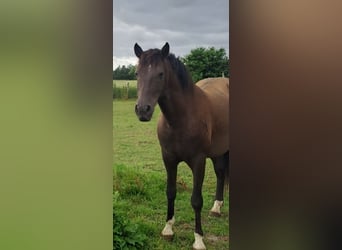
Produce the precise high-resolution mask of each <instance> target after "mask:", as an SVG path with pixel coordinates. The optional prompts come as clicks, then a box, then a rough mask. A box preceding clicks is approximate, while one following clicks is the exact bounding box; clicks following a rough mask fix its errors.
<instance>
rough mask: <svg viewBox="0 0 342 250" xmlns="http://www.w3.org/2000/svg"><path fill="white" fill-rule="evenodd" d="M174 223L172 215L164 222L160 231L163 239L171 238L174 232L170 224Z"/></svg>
mask: <svg viewBox="0 0 342 250" xmlns="http://www.w3.org/2000/svg"><path fill="white" fill-rule="evenodd" d="M173 224H175V217H174V216H173V217H172V219H171V220H168V221H167V222H166V224H165V227H164V229H163V231H162V233H161V235H162V236H163V238H164V239H167V240H171V239H172V238H173V235H174V232H173V230H172V226H173Z"/></svg>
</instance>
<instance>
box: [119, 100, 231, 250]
mask: <svg viewBox="0 0 342 250" xmlns="http://www.w3.org/2000/svg"><path fill="white" fill-rule="evenodd" d="M134 105H135V100H128V101H122V100H120V101H119V100H115V101H113V159H114V166H113V170H114V187H113V188H114V194H115V195H114V196H116V197H117V198H116V199H115V203H114V209H115V211H116V210H118V211H120V212H121V213H122V214H123V215H125V216H127V218H128V219H129V220H130V221H131V222H132V223H133V224H136V225H139V228H140V231H141V232H142V233H143V234H145V235H146V236H147V237H148V246H147V247H146V248H144V249H169V250H171V249H175V250H176V249H177V250H179V249H190V248H191V247H192V243H193V241H194V236H193V233H194V212H193V209H192V207H191V204H190V197H191V191H192V174H191V170H190V168H189V167H188V166H187V165H185V164H184V163H182V164H180V165H179V167H178V177H177V198H176V201H175V218H176V223H175V225H174V232H175V237H174V239H173V241H171V242H168V241H165V240H164V239H162V238H161V236H160V232H161V230H162V229H163V227H164V225H165V219H166V207H167V202H166V195H165V188H166V185H165V180H166V172H165V170H164V166H163V163H162V159H161V154H160V147H159V143H158V139H157V135H156V123H157V118H158V116H159V113H160V110H159V107H156V110H155V113H154V115H153V118H152V120H151V122H148V123H141V122H139V121H138V119H137V118H136V116H135V113H134ZM215 186H216V178H215V174H214V170H213V167H212V164H211V162H210V161H209V160H208V161H207V167H206V175H205V180H204V184H203V199H204V206H203V209H202V227H203V230H204V235H205V237H204V242H205V244H206V246H207V248H208V249H228V232H229V224H228V199H227V200H225V205H224V207H223V208H222V212H223V216H221V217H220V218H214V217H210V216H208V214H209V210H210V208H211V206H212V205H213V200H214V194H215ZM227 196H228V195H225V197H227Z"/></svg>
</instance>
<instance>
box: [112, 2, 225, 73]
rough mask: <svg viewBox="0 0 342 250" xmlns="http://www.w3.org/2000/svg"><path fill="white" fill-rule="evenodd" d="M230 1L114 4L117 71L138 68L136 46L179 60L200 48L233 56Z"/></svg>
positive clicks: (114, 45) (114, 40)
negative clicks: (167, 50) (164, 52)
mask: <svg viewBox="0 0 342 250" xmlns="http://www.w3.org/2000/svg"><path fill="white" fill-rule="evenodd" d="M228 8H229V0H212V1H209V0H185V1H183V0H141V1H129V0H113V69H114V68H116V67H117V66H118V65H128V64H136V63H137V59H136V57H135V55H134V51H133V46H134V44H135V43H136V42H137V43H138V44H139V45H140V46H141V47H142V49H143V50H147V49H150V48H161V47H162V46H163V45H164V44H165V42H169V44H170V51H171V53H174V54H175V55H176V56H184V55H186V54H189V52H190V50H191V49H194V48H197V47H205V48H207V47H215V48H224V49H225V50H226V52H227V55H229V35H228V33H229V19H228V13H229V10H228Z"/></svg>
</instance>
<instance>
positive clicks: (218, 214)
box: [209, 211, 221, 217]
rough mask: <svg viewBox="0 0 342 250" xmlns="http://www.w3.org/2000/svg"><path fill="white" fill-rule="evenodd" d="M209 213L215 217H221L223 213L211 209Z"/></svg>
mask: <svg viewBox="0 0 342 250" xmlns="http://www.w3.org/2000/svg"><path fill="white" fill-rule="evenodd" d="M209 215H211V216H213V217H221V214H220V213H217V212H213V211H210V212H209Z"/></svg>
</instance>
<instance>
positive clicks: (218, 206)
mask: <svg viewBox="0 0 342 250" xmlns="http://www.w3.org/2000/svg"><path fill="white" fill-rule="evenodd" d="M222 206H223V201H218V200H215V202H214V206H213V207H212V208H211V210H210V211H211V212H213V213H217V214H221V207H222Z"/></svg>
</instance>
